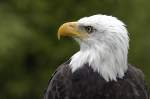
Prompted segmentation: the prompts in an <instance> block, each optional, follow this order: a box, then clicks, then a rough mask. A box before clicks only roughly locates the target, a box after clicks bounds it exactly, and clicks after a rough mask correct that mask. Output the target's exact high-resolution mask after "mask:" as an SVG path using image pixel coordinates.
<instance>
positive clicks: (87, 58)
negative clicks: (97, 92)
mask: <svg viewBox="0 0 150 99" xmlns="http://www.w3.org/2000/svg"><path fill="white" fill-rule="evenodd" d="M78 25H79V26H92V27H94V28H95V29H96V30H95V31H94V32H93V33H91V34H89V36H88V38H86V39H84V40H80V39H78V38H76V40H77V41H78V42H79V44H80V51H79V52H77V53H76V54H74V55H73V56H72V58H71V62H70V66H71V68H72V72H74V71H76V70H77V69H78V68H81V67H82V66H84V64H86V63H88V64H89V66H91V68H92V69H93V70H94V71H96V72H98V73H99V74H100V75H101V76H102V77H103V78H104V79H105V80H106V81H112V80H114V81H116V80H117V78H122V77H123V76H124V73H125V72H126V70H127V68H128V64H127V54H128V47H129V38H128V32H127V30H126V28H125V25H124V23H123V22H121V21H120V20H118V19H117V18H115V17H112V16H106V15H93V16H90V17H84V18H82V19H80V20H78Z"/></svg>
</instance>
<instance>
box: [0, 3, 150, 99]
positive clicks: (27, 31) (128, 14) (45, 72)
mask: <svg viewBox="0 0 150 99" xmlns="http://www.w3.org/2000/svg"><path fill="white" fill-rule="evenodd" d="M149 5H150V1H149V0H82V1H81V0H63V1H62V0H53V1H52V0H1V1H0V78H1V80H0V98H1V99H41V98H43V91H44V88H45V87H47V83H48V79H49V78H50V76H51V73H52V72H53V71H54V69H55V68H56V67H57V66H58V65H59V64H61V63H62V62H64V61H66V60H67V59H69V58H70V56H71V55H72V54H73V53H75V52H76V51H77V50H78V49H79V48H78V45H77V44H76V43H75V42H74V41H73V40H71V39H69V40H68V39H63V40H61V41H58V40H57V38H56V32H57V29H58V27H59V25H61V24H62V23H64V22H66V21H73V20H77V19H79V18H81V17H84V16H89V15H93V14H99V13H101V14H107V15H113V16H116V17H118V18H119V19H121V20H123V21H124V22H125V23H126V24H127V28H128V31H129V32H130V39H131V40H130V50H129V62H130V63H131V64H134V65H135V66H138V67H139V68H141V69H142V70H143V72H144V73H145V77H146V80H147V82H149V83H150V72H149V70H150V67H149V66H150V58H149V57H150V43H149V42H150V11H149V9H150V6H149Z"/></svg>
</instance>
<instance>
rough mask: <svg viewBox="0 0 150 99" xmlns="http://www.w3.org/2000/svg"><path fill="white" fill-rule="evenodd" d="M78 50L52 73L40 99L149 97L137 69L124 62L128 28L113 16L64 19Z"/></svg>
mask: <svg viewBox="0 0 150 99" xmlns="http://www.w3.org/2000/svg"><path fill="white" fill-rule="evenodd" d="M62 36H69V37H72V38H74V39H75V40H76V41H77V42H78V43H79V45H80V50H79V51H78V52H77V53H75V54H74V55H73V56H72V57H71V58H70V59H69V60H68V61H66V62H65V63H63V64H62V65H60V66H59V67H58V68H57V70H56V71H55V73H54V74H53V75H52V77H51V79H50V81H49V84H48V87H47V89H46V90H45V93H44V99H149V95H148V90H147V88H146V85H145V82H144V76H143V73H142V71H141V70H139V69H138V68H135V67H133V66H131V65H130V64H128V60H127V54H128V48H129V37H128V31H127V29H126V27H125V24H124V23H123V22H122V21H120V20H118V19H117V18H115V17H112V16H107V15H101V14H99V15H93V16H90V17H84V18H81V19H79V20H78V21H76V22H67V23H64V24H63V25H61V26H60V28H59V29H58V38H60V37H62Z"/></svg>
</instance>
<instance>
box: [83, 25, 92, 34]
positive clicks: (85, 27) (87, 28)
mask: <svg viewBox="0 0 150 99" xmlns="http://www.w3.org/2000/svg"><path fill="white" fill-rule="evenodd" d="M84 29H85V30H86V32H88V33H92V32H93V31H94V28H93V27H92V26H84Z"/></svg>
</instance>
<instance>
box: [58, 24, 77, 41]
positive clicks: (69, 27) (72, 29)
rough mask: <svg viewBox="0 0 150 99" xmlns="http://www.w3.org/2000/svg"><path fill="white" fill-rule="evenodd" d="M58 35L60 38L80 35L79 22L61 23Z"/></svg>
mask: <svg viewBox="0 0 150 99" xmlns="http://www.w3.org/2000/svg"><path fill="white" fill-rule="evenodd" d="M57 36H58V39H60V37H61V36H71V37H80V32H79V31H78V26H77V22H67V23H64V24H63V25H61V26H60V27H59V29H58V33H57Z"/></svg>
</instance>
